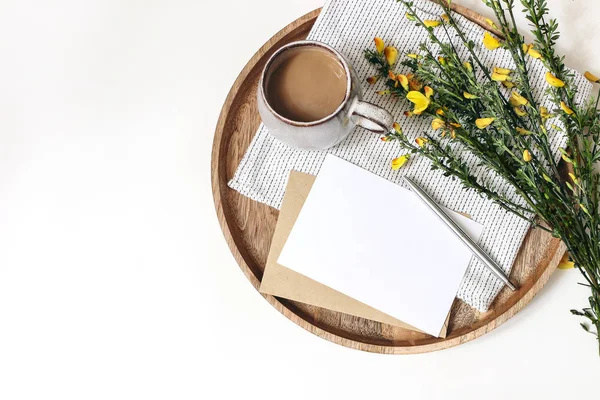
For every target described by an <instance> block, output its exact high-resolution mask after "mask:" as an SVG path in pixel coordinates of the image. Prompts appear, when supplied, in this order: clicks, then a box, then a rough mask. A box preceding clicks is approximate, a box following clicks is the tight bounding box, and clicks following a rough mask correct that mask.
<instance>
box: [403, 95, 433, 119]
mask: <svg viewBox="0 0 600 400" xmlns="http://www.w3.org/2000/svg"><path fill="white" fill-rule="evenodd" d="M406 99H407V100H408V101H410V102H411V103H414V105H415V109H414V110H413V113H415V114H420V113H422V112H423V111H425V110H426V109H427V107H429V103H430V100H429V98H427V97H425V95H424V94H423V93H421V92H419V91H416V90H411V91H410V92H408V94H407V95H406Z"/></svg>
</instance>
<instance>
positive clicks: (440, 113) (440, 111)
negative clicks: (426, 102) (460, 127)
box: [435, 108, 444, 115]
mask: <svg viewBox="0 0 600 400" xmlns="http://www.w3.org/2000/svg"><path fill="white" fill-rule="evenodd" d="M435 113H436V114H437V115H444V110H442V109H441V108H438V109H437V110H436V112H435Z"/></svg>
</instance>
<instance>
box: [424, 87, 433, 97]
mask: <svg viewBox="0 0 600 400" xmlns="http://www.w3.org/2000/svg"><path fill="white" fill-rule="evenodd" d="M424 90H425V96H426V97H427V98H430V97H431V96H433V89H432V88H430V87H429V86H425V89H424Z"/></svg>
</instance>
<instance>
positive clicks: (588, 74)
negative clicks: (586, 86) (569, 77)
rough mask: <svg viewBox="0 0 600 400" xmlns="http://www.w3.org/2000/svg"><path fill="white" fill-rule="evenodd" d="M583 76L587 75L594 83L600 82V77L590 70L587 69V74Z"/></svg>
mask: <svg viewBox="0 0 600 400" xmlns="http://www.w3.org/2000/svg"><path fill="white" fill-rule="evenodd" d="M583 76H585V78H586V79H587V80H588V81H590V82H594V83H598V82H600V78H598V77H597V76H596V75H594V74H592V73H591V72H590V71H585V74H583Z"/></svg>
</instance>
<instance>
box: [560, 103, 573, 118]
mask: <svg viewBox="0 0 600 400" xmlns="http://www.w3.org/2000/svg"><path fill="white" fill-rule="evenodd" d="M560 108H562V110H563V111H564V112H566V113H567V115H571V114H573V110H571V109H570V108H569V106H568V105H566V104H565V102H564V101H561V102H560Z"/></svg>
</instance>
